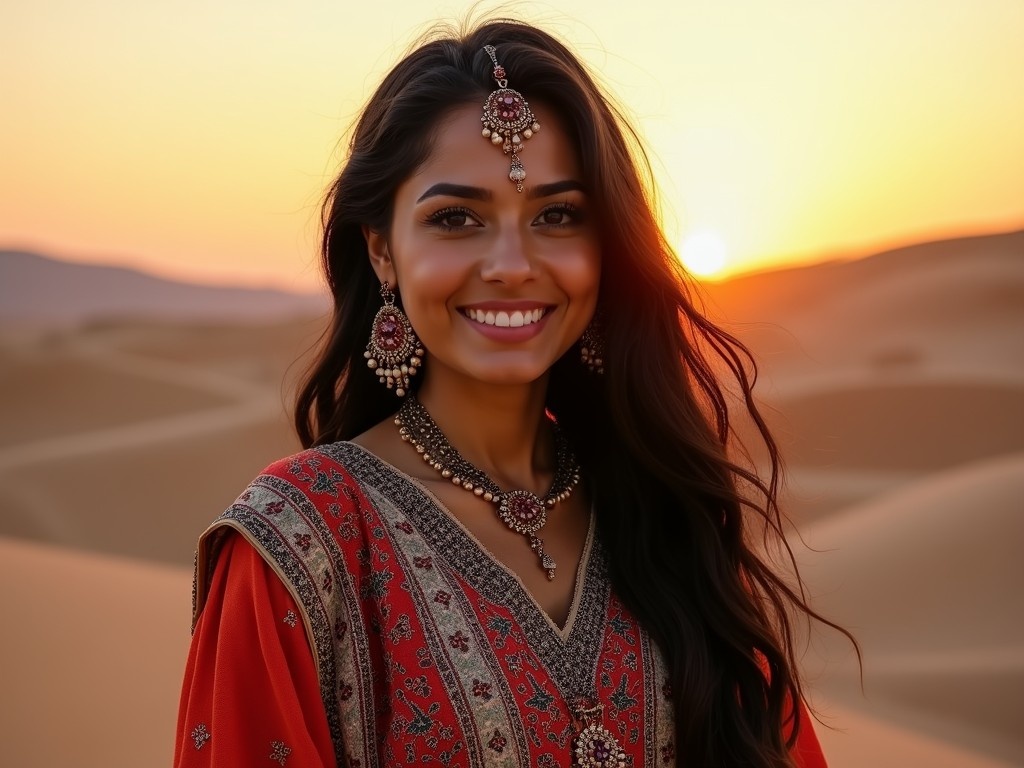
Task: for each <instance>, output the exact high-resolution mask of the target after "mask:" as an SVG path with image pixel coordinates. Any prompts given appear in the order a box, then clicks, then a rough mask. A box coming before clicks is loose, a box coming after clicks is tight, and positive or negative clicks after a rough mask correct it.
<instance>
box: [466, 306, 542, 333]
mask: <svg viewBox="0 0 1024 768" xmlns="http://www.w3.org/2000/svg"><path fill="white" fill-rule="evenodd" d="M466 314H467V315H468V316H469V319H470V320H473V321H475V322H477V323H483V324H485V325H494V326H497V327H498V328H522V327H523V326H524V325H532V324H533V323H536V322H539V321H540V319H541V318H542V317H544V310H543V309H539V308H538V309H528V310H526V311H525V312H524V311H522V310H518V309H517V310H515V311H514V312H512V313H511V314H509V313H508V312H494V311H492V310H487V311H486V312H485V311H484V310H482V309H469V310H467V311H466Z"/></svg>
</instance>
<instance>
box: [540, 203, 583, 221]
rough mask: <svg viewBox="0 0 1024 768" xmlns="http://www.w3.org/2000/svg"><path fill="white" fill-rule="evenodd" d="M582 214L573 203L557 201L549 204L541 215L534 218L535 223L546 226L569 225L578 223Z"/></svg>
mask: <svg viewBox="0 0 1024 768" xmlns="http://www.w3.org/2000/svg"><path fill="white" fill-rule="evenodd" d="M581 219H582V215H581V214H580V212H579V210H578V209H577V208H576V206H575V205H573V204H572V203H568V202H566V203H555V204H554V205H549V206H548V207H547V208H545V209H544V210H543V211H541V212H540V215H539V216H537V218H536V219H534V220H533V223H534V224H536V225H539V226H544V227H567V226H569V225H571V224H578V223H579V222H580V221H581Z"/></svg>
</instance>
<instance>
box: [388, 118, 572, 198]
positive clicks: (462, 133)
mask: <svg viewBox="0 0 1024 768" xmlns="http://www.w3.org/2000/svg"><path fill="white" fill-rule="evenodd" d="M530 106H531V109H532V110H533V113H534V115H535V116H536V118H537V122H538V123H540V126H541V128H540V130H539V131H538V132H536V133H535V134H534V135H533V138H530V139H527V140H525V141H524V142H523V148H522V149H521V150H520V152H519V159H520V161H521V162H522V164H523V167H524V168H525V169H526V179H525V181H524V182H523V186H524V195H525V193H528V192H529V189H530V187H531V186H532V185H535V184H550V183H553V182H556V181H565V180H566V179H573V180H576V181H579V182H582V181H583V177H582V173H581V169H580V162H579V152H578V150H577V147H576V146H575V144H574V142H572V141H571V140H570V138H569V136H568V134H567V133H566V131H565V128H564V126H563V124H562V122H561V121H560V120H559V119H558V117H557V116H556V115H555V113H554V112H553V111H552V110H550V109H548V108H546V106H545V105H543V104H537V105H533V104H531V105H530ZM482 114H483V110H482V108H481V107H475V106H472V105H466V106H462V107H458V108H456V109H453V110H452V111H451V112H450V113H449V114H448V115H447V116H445V117H443V118H442V119H441V120H440V121H439V122H438V124H437V127H436V128H435V131H434V140H433V143H432V145H431V149H430V152H429V154H428V155H427V158H426V160H425V161H424V162H423V164H422V165H421V166H420V167H419V168H418V169H417V170H416V172H415V173H414V174H413V175H412V176H411V177H410V178H409V179H407V180H406V181H405V182H404V183H403V184H402V185H401V187H400V189H399V196H400V197H402V196H404V194H408V195H411V196H412V198H413V199H414V200H415V199H417V198H418V197H419V194H420V193H422V192H423V191H425V190H426V189H427V188H428V187H430V186H431V185H433V184H435V183H437V182H439V181H445V182H451V183H454V184H464V185H467V186H473V187H479V188H482V189H487V190H491V191H492V192H493V193H494V194H495V195H496V196H497V195H505V196H508V195H507V193H509V192H511V195H512V196H516V195H519V193H518V192H517V191H516V186H515V184H514V183H513V182H512V181H510V180H509V178H508V173H509V169H510V168H511V163H512V161H511V157H512V156H511V155H506V154H505V153H504V152H503V151H502V149H501V146H500V145H499V146H495V145H493V144H492V143H491V141H490V139H488V138H485V137H484V136H483V135H482V133H481V131H482V129H483V124H482V123H481V122H480V116H481V115H482ZM403 193H404V194H403Z"/></svg>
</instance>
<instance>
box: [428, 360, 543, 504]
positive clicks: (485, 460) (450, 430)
mask: <svg viewBox="0 0 1024 768" xmlns="http://www.w3.org/2000/svg"><path fill="white" fill-rule="evenodd" d="M546 390H547V380H546V378H544V379H541V380H539V381H536V382H531V383H530V384H527V385H497V384H485V383H482V382H477V381H471V382H467V381H465V380H464V379H454V378H451V379H449V378H448V377H443V376H438V375H436V373H435V375H433V376H430V377H429V378H426V379H425V380H424V382H423V385H422V386H421V387H420V391H419V393H418V394H417V399H418V400H419V401H420V403H421V404H422V405H423V407H424V408H425V409H426V410H427V412H428V413H429V414H430V416H431V418H433V420H434V422H435V423H436V424H437V426H438V427H439V428H440V429H441V431H442V432H444V434H445V437H447V439H448V441H449V442H450V443H451V444H452V446H453V447H454V448H455V449H456V450H457V451H458V452H459V453H460V454H462V456H463V458H465V459H466V460H467V461H469V462H470V463H472V464H473V465H474V466H476V467H478V468H479V469H480V470H482V471H483V472H485V473H486V474H487V475H488V476H489V477H491V478H492V479H493V480H494V481H495V482H496V483H498V485H500V486H502V487H506V488H512V487H514V488H524V489H529V490H533V491H534V492H537V491H541V490H542V491H546V490H547V486H548V484H549V483H550V481H551V472H552V470H553V468H554V463H555V457H554V450H553V447H552V439H551V430H550V428H548V422H547V418H546V417H545V415H544V399H545V394H546Z"/></svg>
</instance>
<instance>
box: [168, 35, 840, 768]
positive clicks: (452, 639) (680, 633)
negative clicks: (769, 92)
mask: <svg viewBox="0 0 1024 768" xmlns="http://www.w3.org/2000/svg"><path fill="white" fill-rule="evenodd" d="M481 105H483V108H482V109H481ZM631 139H632V134H631V133H630V132H629V130H628V129H627V128H624V124H623V122H622V121H621V120H620V118H619V116H618V115H617V113H616V112H615V111H614V109H613V108H612V107H610V106H609V104H608V103H607V101H606V100H605V99H604V98H603V97H602V95H601V94H600V92H599V91H598V89H597V88H596V87H595V85H594V83H593V81H592V80H591V78H590V76H589V75H588V74H587V72H586V71H585V70H584V69H583V67H582V66H581V64H580V63H579V62H578V61H577V60H576V58H575V57H574V56H573V55H572V54H571V53H570V52H569V51H568V50H567V49H566V48H565V47H564V46H562V45H561V44H560V43H559V42H558V41H556V40H554V39H552V38H551V37H550V36H548V35H547V34H545V33H543V32H541V31H539V30H537V29H534V28H532V27H530V26H527V25H522V24H518V23H506V22H501V23H489V24H486V25H483V26H481V27H479V28H477V29H474V30H473V31H471V32H469V33H468V34H466V35H464V36H462V37H456V36H452V37H450V38H445V39H438V40H434V41H432V42H428V43H425V44H424V45H422V46H421V47H420V48H418V49H417V50H415V51H414V52H412V53H411V54H409V55H408V56H407V57H406V58H405V59H404V60H403V61H402V62H401V63H399V64H398V65H397V66H396V67H395V68H394V69H393V70H392V71H391V72H390V74H388V76H387V77H386V78H385V80H384V82H383V83H382V84H381V86H380V87H379V89H378V90H377V92H376V93H375V94H374V95H373V97H372V98H371V100H370V102H369V104H368V105H367V107H366V109H365V111H364V113H363V115H362V117H361V119H360V120H359V122H358V125H357V127H356V131H355V135H354V137H353V140H352V146H351V156H350V158H349V160H348V162H347V164H346V165H345V167H344V169H343V171H342V172H341V175H340V176H339V178H338V179H337V181H336V182H335V184H334V186H333V187H332V189H331V191H330V195H329V198H328V201H327V204H326V206H325V235H324V245H323V261H324V267H325V269H326V273H327V280H328V283H329V285H330V287H331V290H332V293H333V295H334V300H335V310H334V314H333V317H332V321H331V327H330V329H329V332H328V334H327V336H326V344H325V346H324V349H323V351H322V353H321V355H320V357H319V360H318V361H317V363H316V364H315V366H314V367H313V369H312V370H311V372H310V374H309V376H308V378H307V380H306V382H305V386H304V387H303V389H302V391H301V394H300V396H299V400H298V404H297V408H296V423H297V428H298V432H299V435H300V437H301V439H302V441H303V443H304V445H306V446H307V447H308V448H309V449H308V450H307V451H305V452H304V453H301V454H299V455H297V456H293V457H291V458H288V459H285V460H283V461H281V462H278V463H276V464H274V465H272V466H271V467H269V468H268V469H267V470H266V471H265V472H264V474H262V475H261V476H260V477H259V478H257V479H256V481H254V483H253V484H252V485H251V486H250V487H249V488H248V489H247V490H246V491H245V493H243V494H242V496H241V497H240V498H239V500H238V501H237V502H236V504H235V505H234V506H233V507H232V508H231V509H230V510H228V512H226V513H225V515H224V516H223V517H222V518H220V519H219V520H218V521H217V522H216V523H215V524H214V526H213V527H212V528H211V529H210V530H209V531H208V532H207V533H206V534H205V535H204V537H203V539H202V541H201V543H200V550H199V553H198V559H197V605H196V615H197V623H196V626H195V631H194V640H193V646H192V651H191V654H190V657H189V663H188V669H187V671H186V680H185V686H184V692H183V696H182V707H181V713H180V717H179V724H178V742H177V756H176V763H177V764H178V765H181V766H193V765H208V764H239V765H241V764H246V765H248V764H252V765H266V764H278V765H298V766H313V765H317V766H319V765H336V764H337V765H350V766H364V767H365V766H377V765H380V766H385V765H386V766H390V765H397V764H406V763H408V764H412V763H422V762H427V763H436V762H441V763H442V764H445V765H449V764H450V765H488V766H490V765H495V766H497V765H503V766H505V765H507V766H527V765H529V766H533V765H537V766H567V765H580V766H622V765H634V766H640V765H651V766H653V765H672V764H679V765H692V766H733V765H735V766H740V765H742V766H765V767H768V766H773V767H774V766H794V765H798V766H805V767H809V766H822V765H824V764H825V763H824V759H823V758H822V756H821V751H820V748H819V747H818V743H817V740H816V738H815V736H814V732H813V729H812V727H811V724H810V722H809V717H808V716H807V714H806V710H805V709H804V707H803V704H802V703H801V702H802V699H801V691H800V684H799V679H798V676H797V672H796V667H795V663H794V654H793V644H792V637H791V632H790V619H789V618H788V616H789V613H790V611H792V610H794V609H795V610H796V611H797V612H800V613H803V614H805V615H809V616H815V614H813V612H812V611H811V610H810V609H809V608H808V607H807V606H806V605H805V604H804V602H803V601H802V600H801V599H800V597H799V595H798V594H795V593H794V592H793V591H791V590H790V589H789V588H788V587H787V586H786V585H785V584H784V583H783V581H782V580H780V578H779V577H777V576H776V575H775V574H774V573H773V572H772V570H771V569H770V568H769V567H768V566H767V565H766V564H765V563H764V562H763V561H762V560H761V559H760V558H759V556H758V554H757V553H756V552H755V551H754V549H753V548H752V547H751V546H750V545H749V544H748V543H747V542H748V538H749V536H750V530H749V528H750V526H749V524H748V522H747V521H746V520H745V518H746V517H753V519H754V520H757V521H760V522H761V523H763V524H766V525H767V528H768V530H769V532H770V533H771V534H772V535H773V536H776V537H777V538H779V539H781V533H780V521H779V514H778V511H777V508H776V504H775V495H776V484H775V471H774V470H775V466H776V464H777V460H776V459H777V454H776V449H775V446H774V443H773V442H772V441H771V438H770V436H769V435H768V433H767V432H766V430H765V428H764V423H763V422H762V421H761V419H760V417H759V415H758V413H757V411H756V409H755V407H754V405H753V403H752V400H751V393H750V389H751V383H750V381H751V380H750V378H749V377H748V373H747V368H748V367H749V366H748V363H747V360H748V357H747V355H746V351H745V350H744V349H743V348H742V346H741V345H740V344H739V343H738V342H736V341H735V340H734V339H732V338H731V337H729V336H728V335H726V334H725V333H724V332H722V331H721V330H719V329H718V328H716V327H715V326H714V325H712V324H711V323H709V322H708V321H707V320H706V319H705V318H703V317H702V316H701V314H700V313H699V312H698V311H697V310H696V309H695V308H694V307H693V305H692V304H691V302H690V299H689V297H688V294H687V288H686V284H685V282H684V280H683V277H682V275H681V274H680V269H679V268H678V266H677V261H676V260H675V258H674V256H673V254H672V252H671V250H670V248H669V247H668V246H667V244H666V243H665V240H664V237H663V235H662V233H661V231H660V229H659V227H658V225H657V223H656V221H655V218H654V216H653V214H652V211H651V207H650V205H649V202H648V198H647V196H646V192H645V187H644V184H643V183H642V180H641V178H640V176H639V174H638V171H637V164H636V163H635V162H634V159H633V155H632V153H631V143H630V140H631ZM723 372H724V373H726V374H728V375H729V376H730V377H731V378H733V379H734V380H735V381H736V382H738V385H739V387H740V389H741V390H742V393H743V395H744V399H745V403H746V408H747V410H748V411H749V413H750V415H752V417H753V419H754V421H755V422H756V424H757V425H758V426H759V428H760V430H761V433H762V436H763V439H764V441H765V443H766V445H767V449H768V454H769V455H770V457H771V458H772V473H771V476H770V478H769V480H768V481H762V480H760V479H758V478H757V477H755V476H754V475H752V474H751V473H749V472H748V471H746V470H744V469H742V468H741V467H740V466H739V465H737V464H735V463H733V462H732V461H731V459H730V458H729V436H730V425H729V412H728V410H727V404H726V397H725V395H724V394H723V388H722V385H721V384H720V383H719V376H720V375H721V374H722V373H723ZM741 487H743V488H746V489H747V491H749V489H750V488H754V489H756V490H757V492H758V494H759V496H758V497H759V498H761V499H763V501H762V502H761V503H755V502H754V501H750V500H749V499H747V498H744V496H743V495H741V492H740V488H741ZM747 495H752V494H749V493H748V494H747ZM794 703H795V706H794Z"/></svg>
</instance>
